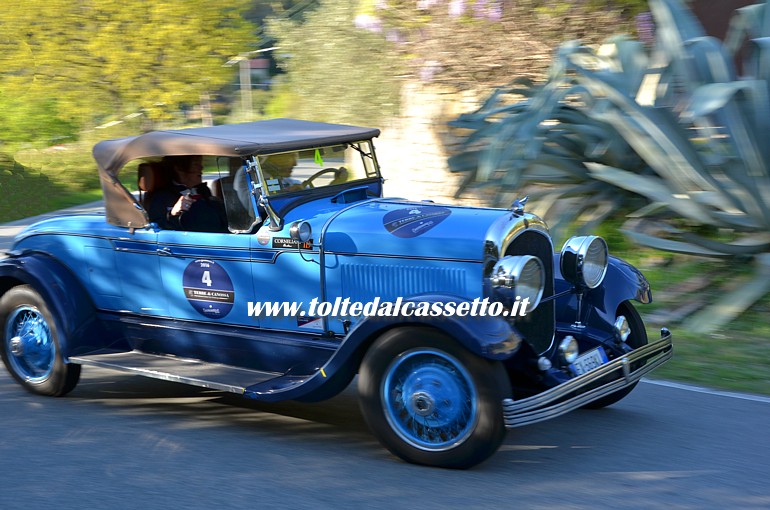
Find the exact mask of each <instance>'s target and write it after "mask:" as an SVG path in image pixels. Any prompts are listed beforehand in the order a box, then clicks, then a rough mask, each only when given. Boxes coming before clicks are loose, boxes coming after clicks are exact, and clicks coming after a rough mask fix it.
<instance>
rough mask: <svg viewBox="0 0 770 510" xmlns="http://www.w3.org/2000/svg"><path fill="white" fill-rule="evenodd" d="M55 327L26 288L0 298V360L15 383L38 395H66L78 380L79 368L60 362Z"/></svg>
mask: <svg viewBox="0 0 770 510" xmlns="http://www.w3.org/2000/svg"><path fill="white" fill-rule="evenodd" d="M58 324H59V322H58V321H57V320H56V317H55V316H54V315H52V314H51V312H50V308H49V307H48V305H47V304H46V302H45V300H44V299H43V297H42V296H41V295H40V294H39V293H38V292H37V291H36V290H35V289H34V288H33V287H32V286H30V285H18V286H16V287H13V288H11V289H10V290H8V291H7V292H6V293H5V294H3V295H2V297H0V333H2V335H3V338H2V339H1V340H0V357H2V359H3V363H4V364H5V367H6V368H7V369H8V372H9V373H10V374H11V375H12V376H13V378H14V379H16V381H17V382H18V383H19V384H21V386H23V387H24V389H26V390H28V391H31V392H32V393H37V394H38V395H47V396H55V397H58V396H62V395H66V394H67V393H69V392H70V391H72V390H73V389H74V388H75V386H76V385H77V383H78V381H79V380H80V365H76V364H72V363H65V362H64V358H63V353H62V350H61V344H60V343H59V341H60V339H61V337H60V336H59V335H61V334H62V333H61V331H62V330H61V329H59V328H58Z"/></svg>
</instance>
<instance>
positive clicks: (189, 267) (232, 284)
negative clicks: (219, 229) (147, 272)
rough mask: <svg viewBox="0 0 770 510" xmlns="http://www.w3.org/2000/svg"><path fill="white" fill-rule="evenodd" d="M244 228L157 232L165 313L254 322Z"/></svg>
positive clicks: (192, 317)
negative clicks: (238, 230)
mask: <svg viewBox="0 0 770 510" xmlns="http://www.w3.org/2000/svg"><path fill="white" fill-rule="evenodd" d="M250 237H251V236H249V235H247V234H231V233H210V232H184V231H175V230H162V231H160V232H158V255H159V256H158V260H159V264H160V272H161V282H160V283H161V284H162V287H163V291H164V293H165V295H166V298H167V301H168V310H169V315H170V316H171V317H173V318H175V319H189V320H195V321H201V320H202V321H206V322H211V323H226V324H237V325H250V326H257V325H259V324H258V321H257V320H256V319H255V318H251V317H249V316H248V313H247V311H248V309H247V303H248V301H249V300H250V299H252V297H253V294H254V286H253V283H252V277H251V276H252V275H251V273H252V270H251V265H252V264H251V255H250V250H249V238H250Z"/></svg>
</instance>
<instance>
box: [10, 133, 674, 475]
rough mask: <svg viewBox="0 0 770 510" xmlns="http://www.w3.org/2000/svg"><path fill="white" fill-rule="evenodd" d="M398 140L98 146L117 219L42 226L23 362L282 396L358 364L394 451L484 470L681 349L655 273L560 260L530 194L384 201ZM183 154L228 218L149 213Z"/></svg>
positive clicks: (54, 377) (22, 366) (255, 136)
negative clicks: (475, 200)
mask: <svg viewBox="0 0 770 510" xmlns="http://www.w3.org/2000/svg"><path fill="white" fill-rule="evenodd" d="M378 135H379V131H378V130H377V129H370V128H360V127H354V126H345V125H333V124H324V123H315V122H306V121H299V120H290V119H274V120H266V121H261V122H253V123H246V124H238V125H223V126H216V127H207V128H195V129H184V130H166V131H155V132H150V133H147V134H143V135H141V136H136V137H130V138H123V139H118V140H109V141H104V142H101V143H99V144H97V145H96V146H95V147H94V157H95V159H96V162H97V164H98V168H99V176H100V178H101V183H102V188H103V190H104V200H105V214H104V215H77V216H63V217H58V218H54V219H50V220H46V221H43V222H40V223H37V224H35V225H33V226H31V227H29V228H28V229H26V230H25V231H24V232H22V233H21V234H19V235H18V237H17V238H16V240H15V244H14V246H13V248H12V250H11V251H10V252H9V253H8V256H7V258H5V259H3V260H0V295H2V297H0V326H1V327H2V335H3V336H2V343H1V344H0V351H1V352H2V358H3V361H4V363H5V365H6V367H7V369H8V371H9V372H10V374H11V375H12V376H13V377H14V378H15V379H16V380H17V381H18V382H19V383H20V384H21V385H22V386H23V387H24V388H26V389H28V390H30V391H32V392H35V393H38V394H43V395H53V396H60V395H64V394H66V393H68V392H69V391H71V390H72V389H73V388H75V385H76V384H77V382H78V378H79V376H80V371H81V367H82V366H84V365H85V366H88V365H92V366H98V367H103V368H111V369H116V370H122V371H127V372H130V373H134V374H139V375H144V376H148V377H154V378H158V379H164V380H169V381H177V382H183V383H188V384H192V385H198V386H203V387H206V388H214V389H218V390H222V391H229V392H233V393H237V394H240V395H243V396H244V397H247V398H252V399H257V400H264V401H279V400H287V399H291V400H300V401H317V400H321V399H326V398H329V397H331V396H333V395H335V394H337V393H338V392H340V391H341V390H343V389H344V388H346V387H347V386H348V385H349V384H350V383H351V381H352V380H353V379H354V377H355V376H356V375H358V381H357V383H358V389H359V393H360V402H361V410H362V413H363V415H364V418H365V420H366V422H367V423H368V425H369V426H370V428H371V430H372V431H373V433H374V434H375V435H376V436H377V437H378V439H379V440H380V441H381V442H382V444H383V445H384V446H385V447H387V448H388V449H389V450H390V451H391V452H393V453H394V454H395V455H397V456H399V457H401V458H403V459H405V460H407V461H410V462H415V463H419V464H427V465H432V466H442V467H451V468H467V467H470V466H473V465H475V464H477V463H479V462H481V461H483V460H484V459H486V458H488V457H489V456H490V455H491V454H493V453H494V452H495V451H496V449H497V448H498V447H499V445H500V444H501V442H502V440H503V437H504V435H505V430H506V428H510V427H517V426H521V425H527V424H531V423H535V422H539V421H542V420H546V419H549V418H553V417H556V416H559V415H561V414H564V413H566V412H568V411H570V410H572V409H575V408H580V407H604V406H607V405H610V404H612V403H614V402H617V401H618V400H620V399H621V398H623V397H624V396H625V395H627V394H628V393H629V392H630V391H631V390H632V389H633V387H634V385H635V384H636V383H637V382H638V381H639V379H640V378H641V377H642V376H643V375H644V374H646V373H648V372H650V371H651V370H653V369H654V368H655V367H657V366H659V365H660V364H662V363H663V362H665V361H666V360H667V359H668V358H669V357H670V356H671V353H672V343H671V334H670V333H669V332H668V331H667V330H665V329H664V330H662V331H661V335H660V338H659V339H655V340H654V341H648V338H647V334H646V332H645V327H644V324H643V323H642V320H641V319H640V317H639V314H638V313H637V312H636V310H635V309H634V305H633V304H632V302H633V301H636V302H639V303H649V302H650V301H651V299H652V296H651V293H650V287H649V284H648V282H647V280H646V279H645V278H644V276H643V275H642V274H641V273H640V272H639V271H638V270H636V269H635V268H634V267H632V266H631V265H629V264H627V263H625V262H623V261H622V260H620V259H617V258H614V257H611V256H609V255H608V249H607V245H606V243H605V242H604V240H603V239H601V238H600V237H595V236H583V237H573V238H571V239H570V240H568V241H567V243H566V244H565V245H564V247H563V248H562V249H561V252H554V248H553V245H552V241H551V237H550V236H549V233H548V229H547V227H546V225H545V224H544V223H543V221H542V220H541V219H540V218H538V217H537V216H535V215H533V214H530V213H527V212H525V210H524V209H525V207H524V201H523V200H522V201H517V202H515V203H514V204H513V206H512V207H511V208H510V209H488V208H480V207H459V206H451V205H439V204H435V203H433V202H430V201H424V202H415V201H408V200H404V199H400V198H385V197H383V193H382V186H383V178H382V176H381V174H380V169H379V166H378V163H377V157H376V154H375V149H374V145H373V139H375V138H376V137H377V136H378ZM174 156H195V157H197V156H201V157H202V158H201V159H200V161H201V164H202V166H203V168H204V169H205V171H204V176H205V177H206V180H207V182H208V184H207V185H206V186H205V187H206V188H207V189H209V190H210V191H211V193H210V194H206V196H205V199H206V200H208V201H210V202H212V203H213V204H215V205H216V204H218V205H219V206H221V209H220V210H224V211H225V212H226V218H227V228H225V229H220V230H216V231H205V229H203V230H204V231H195V230H196V229H195V228H194V227H193V226H190V228H186V227H184V223H183V222H181V223H180V225H179V226H178V227H176V228H173V227H168V226H166V227H165V228H162V227H161V224H162V223H163V222H164V221H163V217H160V219H158V218H155V219H153V218H151V216H150V211H152V210H153V208H154V209H156V210H157V209H158V207H157V206H158V203H157V202H156V203H154V204H153V200H159V197H160V196H161V195H160V193H161V192H162V191H161V188H162V187H163V186H166V187H168V186H169V185H171V183H170V181H171V180H172V179H171V176H170V175H169V172H171V170H169V166H168V165H167V164H164V162H166V161H168V160H170V159H173V158H170V157H174ZM281 159H283V161H284V163H285V162H286V161H287V160H288V161H289V164H288V168H287V165H284V168H283V169H277V168H276V167H275V165H274V162H275V161H280V160H281ZM119 176H120V177H122V178H123V182H126V183H128V182H131V183H132V185H131V186H130V187H132V188H133V187H134V184H133V183H136V188H137V189H136V190H135V191H133V192H132V191H130V190H129V188H128V187H126V185H124V184H123V183H122V182H121V180H119V179H118V177H119ZM177 184H178V183H177ZM201 186H202V187H203V185H201ZM177 190H178V188H177ZM179 193H180V196H181V195H183V196H186V197H189V196H198V197H199V196H202V195H203V193H202V191H201V190H200V189H197V190H196V189H187V190H182V191H179ZM209 195H210V196H209ZM193 200H195V198H188V202H187V203H188V205H189V204H190V203H191V201H193ZM161 205H162V204H161ZM161 211H162V214H172V212H174V211H173V208H172V207H171V206H169V205H166V206H165V208H163V207H161ZM176 213H178V215H179V217H182V214H184V213H183V212H182V211H181V209H180V210H178V211H176ZM198 230H200V229H198Z"/></svg>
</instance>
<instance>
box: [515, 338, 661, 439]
mask: <svg viewBox="0 0 770 510" xmlns="http://www.w3.org/2000/svg"><path fill="white" fill-rule="evenodd" d="M672 354H673V344H672V341H671V332H670V331H669V330H667V329H665V328H663V329H661V331H660V340H657V341H656V342H652V343H648V344H647V345H645V346H644V347H640V348H638V349H635V350H634V351H631V352H629V353H628V354H626V355H625V356H623V357H621V358H618V359H615V360H613V361H611V362H609V363H606V364H604V365H602V366H600V367H599V368H596V369H595V370H592V371H590V372H588V373H586V374H583V375H581V376H579V377H575V378H574V379H570V380H569V381H567V382H565V383H563V384H560V385H558V386H556V387H554V388H551V389H550V390H547V391H544V392H542V393H538V394H537V395H534V396H532V397H528V398H525V399H522V400H516V401H514V400H512V399H510V398H506V399H504V400H503V418H504V420H505V426H506V427H508V428H513V427H521V426H523V425H530V424H532V423H537V422H539V421H544V420H548V419H551V418H556V417H557V416H561V415H562V414H565V413H568V412H569V411H572V410H573V409H576V408H578V407H582V406H584V405H586V404H588V403H589V402H593V401H594V400H597V399H599V398H602V397H605V396H607V395H609V394H611V393H614V392H616V391H619V390H622V389H623V388H627V387H629V386H631V385H632V384H635V383H636V382H638V381H639V379H641V378H642V377H643V376H644V375H645V374H647V373H649V372H651V371H652V370H654V369H655V368H657V367H659V366H660V365H662V364H663V363H665V362H666V361H668V360H669V359H670V358H671V356H672ZM640 362H643V363H644V365H642V366H638V367H637V368H636V369H632V367H633V366H634V365H635V364H636V365H638V364H639V363H640ZM613 376H614V377H613ZM607 378H613V379H612V380H611V381H610V382H606V383H604V384H601V381H602V380H606V379H607Z"/></svg>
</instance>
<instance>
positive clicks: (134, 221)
mask: <svg viewBox="0 0 770 510" xmlns="http://www.w3.org/2000/svg"><path fill="white" fill-rule="evenodd" d="M379 134H380V130H379V129H376V128H362V127H356V126H346V125H341V124H326V123H323V122H310V121H305V120H295V119H271V120H263V121H259V122H248V123H244V124H226V125H221V126H213V127H204V128H191V129H172V130H166V131H152V132H149V133H146V134H143V135H139V136H131V137H127V138H119V139H116V140H105V141H103V142H99V143H97V144H96V145H95V146H94V149H93V155H94V159H95V160H96V163H97V165H98V166H99V179H100V181H101V184H102V190H103V191H104V206H105V212H106V215H107V221H108V222H109V223H112V224H113V225H119V226H125V227H141V226H144V225H146V223H147V218H146V217H145V216H144V212H143V211H142V210H140V209H138V208H136V207H135V204H136V199H135V198H134V197H133V195H132V194H131V192H130V191H128V189H126V188H125V186H123V184H121V182H120V181H119V180H118V174H119V173H120V170H121V168H123V166H124V165H125V164H126V163H128V162H129V161H133V160H135V159H139V158H155V157H157V158H160V157H163V156H187V155H201V156H230V157H247V156H253V155H259V154H273V153H277V152H285V151H293V150H300V149H312V148H314V147H323V146H325V145H335V144H342V143H348V142H357V141H361V140H368V139H371V138H374V137H377V136H379Z"/></svg>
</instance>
